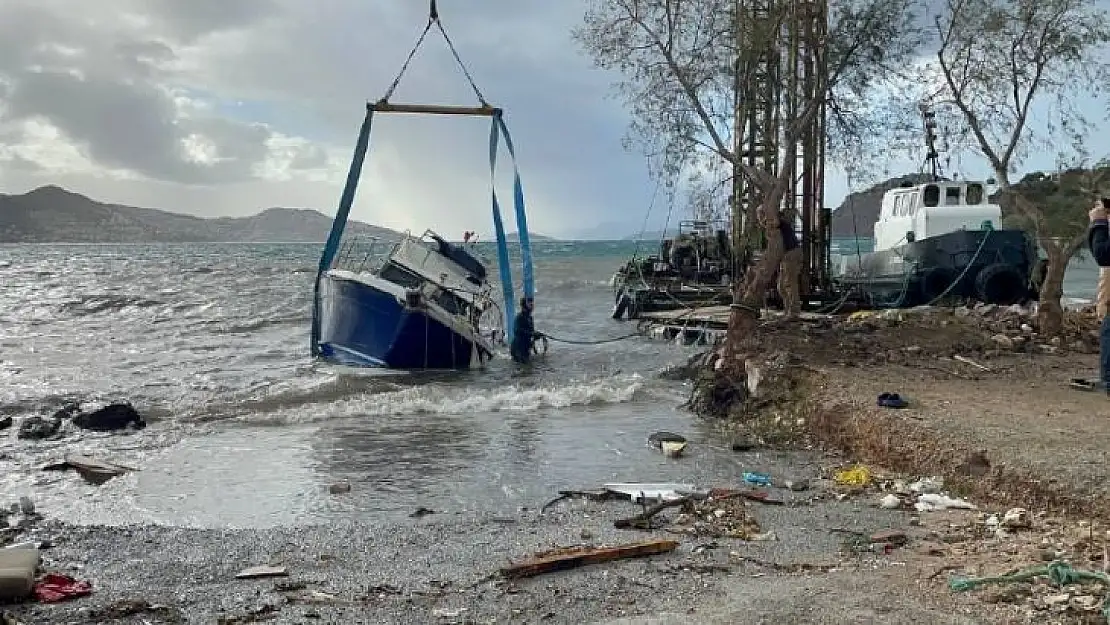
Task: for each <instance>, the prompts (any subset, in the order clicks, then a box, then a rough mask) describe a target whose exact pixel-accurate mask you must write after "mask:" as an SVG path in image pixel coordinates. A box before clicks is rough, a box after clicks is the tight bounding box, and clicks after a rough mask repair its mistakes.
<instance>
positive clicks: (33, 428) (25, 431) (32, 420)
mask: <svg viewBox="0 0 1110 625" xmlns="http://www.w3.org/2000/svg"><path fill="white" fill-rule="evenodd" d="M61 427H62V420H61V419H58V418H47V417H42V416H39V415H31V416H30V417H26V418H24V419H23V420H22V421H20V422H19V431H17V432H16V437H17V438H23V439H30V440H42V439H44V438H50V437H51V436H54V435H55V434H57V433H58V430H59V429H61Z"/></svg>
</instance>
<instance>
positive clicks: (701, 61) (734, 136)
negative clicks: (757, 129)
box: [575, 0, 922, 367]
mask: <svg viewBox="0 0 1110 625" xmlns="http://www.w3.org/2000/svg"><path fill="white" fill-rule="evenodd" d="M748 4H750V2H747V1H746V0H745V1H744V2H741V0H593V1H592V3H591V5H590V9H589V10H588V11H587V13H586V16H585V20H584V24H583V25H582V27H580V28H579V29H577V30H576V32H575V36H576V38H577V39H578V41H579V42H580V43H581V44H582V45H583V46H584V48H585V49H586V51H587V53H588V54H589V55H590V56H591V57H593V59H594V61H595V62H596V64H597V65H598V66H600V67H602V68H605V69H610V70H616V71H618V72H619V73H620V75H621V79H620V80H619V82H618V89H619V91H620V93H621V95H622V96H623V97H624V100H625V102H626V104H627V105H628V107H629V109H630V111H631V113H632V127H631V131H632V132H631V135H632V137H633V138H634V139H636V138H638V139H640V140H642V141H643V143H644V144H645V145H646V146H650V147H649V149H650V150H651V151H652V154H651V156H654V157H656V159H655V160H656V162H658V163H660V166H659V167H658V168H657V170H656V171H655V174H656V175H659V176H663V177H664V178H665V179H669V180H671V181H673V180H675V179H676V178H677V176H678V174H679V172H681V171H682V170H683V167H684V166H685V165H686V164H687V163H689V162H690V161H691V159H693V158H696V157H697V156H698V155H704V154H709V155H711V156H712V157H713V158H717V159H721V160H722V161H724V162H725V163H727V164H728V166H729V168H730V170H731V172H730V175H731V177H732V178H733V179H736V178H737V177H738V176H745V177H746V178H747V180H749V181H750V183H751V184H752V185H754V186H755V187H756V188H757V189H758V191H759V195H760V197H761V202H760V206H759V210H758V211H757V213H758V214H757V217H758V223H759V226H760V229H761V230H762V231H763V233H764V235H765V238H766V241H767V248H766V250H765V252H764V254H763V256H762V258H761V259H760V262H758V263H756V264H755V265H753V266H751V267H748V268H747V275H746V276H745V278H744V280H743V281H742V282H741V283H740V284H741V287H740V288H737V289H735V291H734V306H733V312H732V315H731V317H730V320H729V329H728V337H727V339H726V344H725V357H726V359H727V362H728V363H729V366H730V367H733V366H736V365H737V363H738V362H739V361H740V359H739V358H736V357H735V356H737V355H738V353H739V351H738V350H739V349H740V346H741V345H742V343H743V342H744V341H745V339H747V338H748V337H749V336H751V335H752V333H753V331H754V330H755V328H756V325H757V323H756V322H757V320H758V317H759V311H760V308H761V307H762V304H763V296H764V293H765V292H766V290H767V288H768V286H769V283H770V279H771V276H772V275H773V273H774V270H775V268H776V267H777V266H778V264H779V262H780V261H781V259H782V256H783V242H782V237H781V235H780V233H779V230H778V228H777V227H776V226H777V224H778V221H779V219H780V209H781V207H782V206H783V196H784V194H785V193H786V191H787V189H789V188H790V182H791V177H792V176H793V175H794V171H793V167H794V160H795V159H793V158H782V159H781V160H782V161H783V164H782V166H781V167H780V168H779V170H778V171H777V172H769V171H766V170H763V169H760V168H757V167H753V166H750V165H748V164H746V163H745V162H744V161H743V158H742V155H741V154H740V153H739V152H740V150H739V149H738V147H737V146H740V145H743V143H742V139H743V138H744V137H743V133H744V125H743V124H742V123H738V120H739V119H741V117H740V115H739V114H738V111H739V109H740V108H741V107H742V106H743V105H744V104H743V102H741V101H740V100H741V98H740V93H741V88H742V87H743V86H744V85H746V84H748V83H749V82H750V81H752V80H753V79H754V77H755V73H754V72H755V71H757V65H758V63H757V61H758V60H759V59H760V58H761V57H762V56H764V55H768V56H770V57H771V58H772V59H775V60H777V59H778V57H779V56H780V55H781V52H782V50H783V43H784V41H785V40H786V37H788V36H789V35H788V32H789V31H790V28H789V26H790V24H791V21H792V20H794V19H796V13H795V11H796V10H798V9H801V8H805V9H809V8H812V7H813V6H818V7H822V8H827V12H828V17H827V29H826V30H825V33H824V34H821V35H817V36H816V39H817V40H815V41H808V42H807V47H808V49H809V50H811V51H812V53H813V54H814V55H816V57H817V63H816V65H817V66H818V67H822V68H825V71H824V72H823V75H822V78H823V79H824V80H823V88H822V89H820V91H819V92H817V93H812V94H807V95H806V96H805V97H803V98H802V99H800V100H797V101H796V104H797V105H796V106H794V107H788V110H787V111H785V113H784V114H783V118H782V119H780V120H777V121H778V128H776V129H775V131H776V133H777V134H778V136H779V137H780V139H779V149H780V150H781V152H782V154H784V155H785V154H794V153H795V147H796V146H797V144H798V141H799V135H800V133H801V132H802V131H803V129H804V128H806V126H807V124H808V123H809V122H810V121H811V120H812V119H813V118H814V117H815V116H816V115H818V114H819V113H820V112H822V107H823V105H827V107H828V110H829V112H830V113H831V114H830V123H831V125H832V129H833V132H832V133H831V134H832V136H833V137H835V138H839V139H840V141H839V144H840V145H842V146H845V147H847V146H854V147H855V148H856V149H861V150H862V149H863V146H865V145H866V144H867V139H869V138H874V136H875V135H874V133H872V132H871V131H873V130H875V125H874V123H868V121H872V122H873V120H876V119H879V118H880V117H881V115H880V112H879V111H880V108H881V107H877V106H875V105H874V102H875V101H876V100H875V98H872V97H870V95H872V94H873V93H874V91H875V86H876V85H881V84H883V79H884V78H885V77H887V76H889V75H893V74H896V73H897V71H898V70H899V69H900V68H903V67H905V66H906V65H907V61H908V59H909V58H910V57H911V56H912V54H913V53H914V52H915V51H917V50H918V48H919V44H920V43H921V33H922V29H921V27H920V26H919V22H918V20H917V16H916V14H915V12H914V10H913V9H914V0H829V2H828V3H827V7H826V5H824V4H822V3H809V2H795V1H792V0H783V1H781V2H767V3H766V4H767V5H770V6H769V7H767V8H768V10H767V11H766V12H765V13H763V14H761V15H759V16H758V17H755V16H754V14H752V13H749V12H746V11H745V10H744V9H743V7H744V6H746V5H748ZM837 130H839V131H841V132H837ZM821 139H822V140H827V138H825V137H822V138H821ZM834 140H835V139H834ZM737 210H738V208H737V204H736V203H735V201H734V202H733V213H734V215H733V217H734V219H735V218H736V212H737Z"/></svg>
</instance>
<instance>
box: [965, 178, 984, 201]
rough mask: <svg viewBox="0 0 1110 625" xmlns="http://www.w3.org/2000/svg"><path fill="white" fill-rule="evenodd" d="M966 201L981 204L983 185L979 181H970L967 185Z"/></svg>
mask: <svg viewBox="0 0 1110 625" xmlns="http://www.w3.org/2000/svg"><path fill="white" fill-rule="evenodd" d="M967 203H968V204H982V203H983V185H981V184H979V183H972V184H969V185H967Z"/></svg>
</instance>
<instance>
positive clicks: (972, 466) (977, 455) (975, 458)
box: [956, 451, 991, 477]
mask: <svg viewBox="0 0 1110 625" xmlns="http://www.w3.org/2000/svg"><path fill="white" fill-rule="evenodd" d="M990 470H991V462H990V460H988V459H987V454H986V452H985V451H977V452H974V453H971V454H968V456H967V458H966V459H964V461H963V463H962V464H960V465H959V466H958V467H956V471H958V472H959V473H960V474H962V475H970V476H972V477H983V476H984V475H986V474H987V473H990Z"/></svg>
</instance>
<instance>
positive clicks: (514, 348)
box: [509, 297, 543, 364]
mask: <svg viewBox="0 0 1110 625" xmlns="http://www.w3.org/2000/svg"><path fill="white" fill-rule="evenodd" d="M534 305H535V303H534V302H533V301H532V298H530V297H522V298H521V299H520V312H518V313H517V314H516V320H514V321H513V344H512V345H511V346H510V347H509V353H510V354H511V355H512V357H513V360H514V361H516V362H519V363H522V364H523V363H527V362H528V361H529V360H530V359H531V358H532V345H533V343H535V342H536V339H538V338H540V337H542V336H543V335H542V334H540V333H539V332H536V324H535V321H534V320H533V319H532V308H533V306H534Z"/></svg>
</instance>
